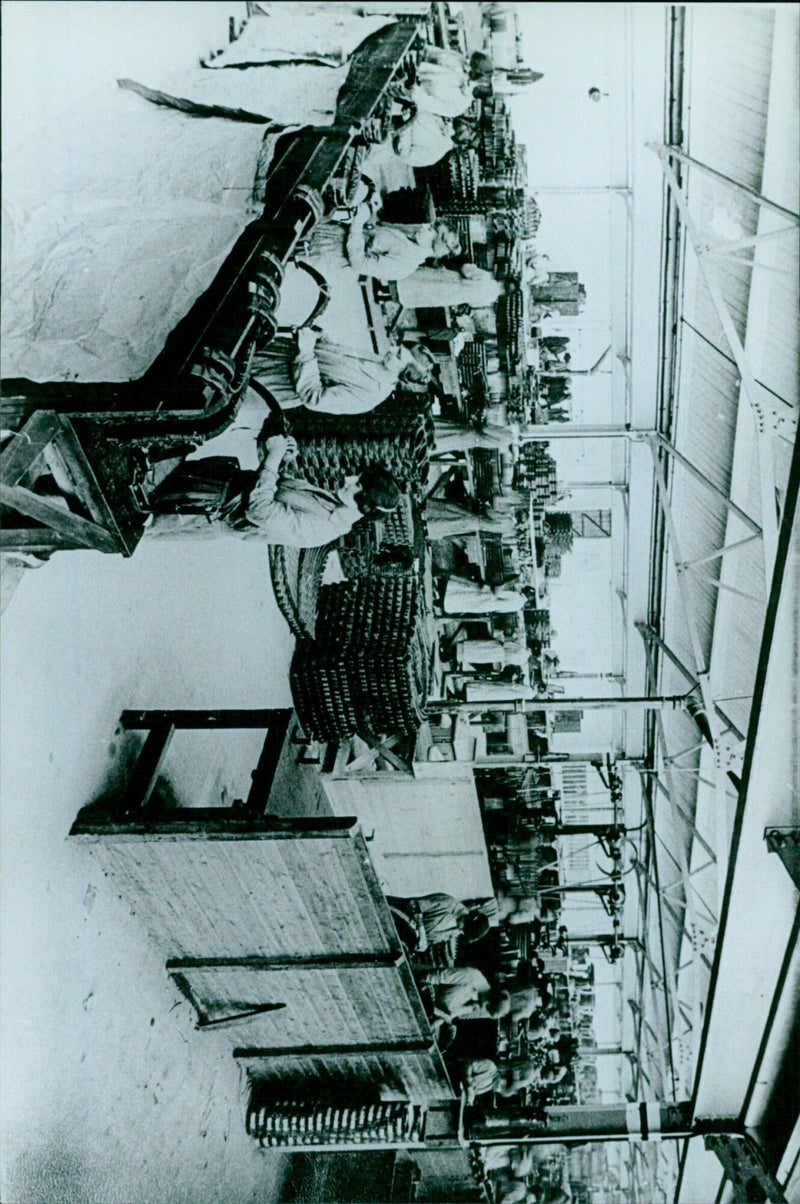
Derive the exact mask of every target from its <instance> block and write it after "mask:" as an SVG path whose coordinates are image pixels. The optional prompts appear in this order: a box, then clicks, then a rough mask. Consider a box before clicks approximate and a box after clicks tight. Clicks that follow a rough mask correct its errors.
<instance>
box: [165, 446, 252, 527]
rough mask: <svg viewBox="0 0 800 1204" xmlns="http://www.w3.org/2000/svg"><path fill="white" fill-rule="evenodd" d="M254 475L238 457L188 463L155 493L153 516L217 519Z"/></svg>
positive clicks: (169, 477)
mask: <svg viewBox="0 0 800 1204" xmlns="http://www.w3.org/2000/svg"><path fill="white" fill-rule="evenodd" d="M252 475H253V474H252V473H245V472H243V470H242V469H241V468H240V467H239V461H238V460H237V459H236V457H235V456H208V457H207V458H206V459H204V460H184V462H183V463H182V464H179V465H178V467H177V468H176V469H175V470H174V471H173V472H171V473H170V475H169V476H168V477H167V478H166V480H164V481H162V482H161V484H160V485H159V486H158V488H157V489H155V490H154V491H153V493H152V494H151V498H150V501H151V505H152V509H153V513H154V514H205V515H207V516H208V517H209V518H215V517H217V516H218V515H219V514H220V512H221V511H223V510H224V509H226V508H227V507H228V506H229V505H230V503H231V502H232V501H233V500H234V499H236V498H237V497H239V496H241V493H242V489H243V486H244V484H245V481H246V482H247V484H248V485H249V483H250V477H251V476H252Z"/></svg>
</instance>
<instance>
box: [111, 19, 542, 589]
mask: <svg viewBox="0 0 800 1204" xmlns="http://www.w3.org/2000/svg"><path fill="white" fill-rule="evenodd" d="M279 8H280V6H278V8H276V7H275V6H267V7H266V8H265V9H264V10H263V11H260V10H258V9H256V10H255V11H254V14H253V15H252V16H251V19H250V21H249V23H248V25H247V26H246V27H245V30H244V33H243V35H242V37H241V38H240V39H239V41H237V42H235V43H234V44H233V46H232V47H230V48H229V49H228V51H225V52H223V54H222V55H220V56H219V57H218V58H215V59H214V60H212V61H211V62H208V63H206V64H205V65H204V67H205V68H206V69H205V70H201V71H199V72H198V71H197V70H196V69H195V71H194V72H193V73H191V75H187V77H186V78H185V80H183V81H181V82H180V84H178V83H176V84H174V85H173V86H175V87H179V89H180V91H181V92H182V93H184V94H183V95H181V96H174V95H171V94H170V93H167V92H156V91H154V90H153V89H150V88H145V87H143V86H141V85H138V84H133V83H132V82H131V81H124V83H125V85H126V86H127V87H128V88H129V89H131V90H134V91H137V92H139V93H140V94H141V95H142V96H144V97H145V98H146V99H147V100H148V101H151V102H153V103H155V104H158V105H160V106H162V107H167V108H170V107H173V108H178V109H180V110H181V111H183V112H189V113H193V114H195V115H199V116H216V117H220V118H227V119H229V120H239V121H242V120H254V119H255V118H257V117H258V113H257V112H253V111H252V110H251V109H249V108H246V109H243V108H242V106H241V98H242V96H246V95H247V94H248V89H249V87H250V85H251V83H253V81H255V80H257V79H261V80H262V82H263V77H264V74H265V73H270V72H275V71H283V72H284V73H285V77H286V79H287V82H288V81H291V79H293V76H292V75H291V74H290V71H291V70H295V69H296V70H298V71H300V70H301V71H303V72H305V75H304V76H303V78H304V79H305V78H306V75H307V76H308V78H309V79H312V78H313V79H318V78H323V79H324V78H327V76H329V75H330V73H331V72H332V71H333V72H334V73H336V72H338V71H339V69H340V68H343V67H344V66H345V63H346V59H347V58H348V57H349V54H350V52H351V51H352V50H354V49H355V48H356V47H357V45H358V44H359V42H358V39H357V36H356V37H353V38H351V41H350V42H349V43H347V41H346V40H344V41H342V40H341V39H338V37H337V41H338V42H340V43H341V44H340V45H339V47H338V49H336V53H328V52H323V51H322V50H321V42H320V38H321V36H322V35H321V33H320V32H319V31H317V32H313V33H312V41H313V45H311V44H310V48H309V49H307V51H305V52H302V53H301V51H302V47H301V46H300V45H299V43H297V36H293V35H292V32H291V30H288V31H286V30H284V29H283V27H282V25H279V23H278V20H277V18H278V17H279V16H280V12H279ZM319 16H320V19H321V20H328V19H329V18H328V17H326V16H325V15H324V13H323V12H322V11H320V14H319ZM330 21H332V22H333V25H334V26H335V27H336V28H335V29H334V28H332V29H331V31H330V32H331V36H332V37H333V36H334V35H335V34H337V35H338V30H339V25H340V24H341V25H342V30H344V29H345V25H347V28H348V29H349V26H350V25H351V24H352V22H353V18H352V17H349V18H348V21H347V22H346V23H345V22H343V21H340V19H339V18H338V17H334V16H332V15H330ZM364 22H365V23H364V29H363V31H362V32H363V33H364V35H365V36H366V35H367V34H368V33H369V32H371V31H372V25H371V24H369V25H368V23H367V22H366V19H364ZM356 24H358V22H356ZM287 39H288V40H289V42H291V45H284V43H286V42H287ZM337 41H334V42H333V43H332V45H333V46H334V48H336V47H337ZM290 52H291V57H290ZM243 56H244V57H243ZM228 60H230V61H228ZM226 67H228V68H233V67H235V68H236V70H224V68H226ZM496 74H497V73H496V72H494V69H493V67H492V63H491V61H490V60H489V59H488V58H487V56H486V55H484V54H482V53H475V54H473V55H472V56H471V57H467V56H464V55H462V54H461V53H459V52H458V51H455V50H450V49H443V48H440V47H436V46H434V45H431V44H429V43H423V44H422V46H421V47H420V48H419V50H418V52H417V54H416V56H415V61H414V63H413V64H412V65H410V67H408V68H407V69H406V70H405V71H404V72H403V73H401V75H400V78H399V79H398V80H396V82H395V83H394V84H393V85H392V86H391V87H390V89H389V97H388V101H389V104H390V107H391V110H392V112H393V114H394V116H393V117H392V121H393V122H394V124H393V126H392V132H391V134H390V135H389V137H388V138H387V139H386V141H385V142H384V143H383V144H378V145H374V146H372V147H371V148H370V149H369V151H368V153H367V154H366V156H365V158H364V160H363V162H362V166H361V170H362V173H363V174H362V183H361V186H360V188H359V189H357V190H356V193H355V196H354V197H351V198H350V199H351V201H352V203H351V205H350V207H349V208H347V209H344V210H342V209H341V208H339V209H334V210H333V211H331V212H329V213H328V215H327V216H326V217H324V218H323V219H322V220H321V221H320V222H319V223H318V224H317V226H316V228H315V229H314V230H313V231H312V233H311V235H310V236H309V237H308V238H307V239H306V240H305V241H304V242H302V243H301V244H300V246H299V247H298V248H297V250H296V252H295V259H296V261H297V262H299V263H301V264H302V263H308V264H310V265H312V266H313V267H314V268H316V269H317V271H319V272H320V273H321V274H322V275H323V276H324V277H325V278H326V279H330V278H334V277H335V276H336V274H337V273H338V272H340V271H341V270H342V268H348V269H350V270H351V271H352V272H354V273H357V274H358V275H360V276H362V277H368V278H373V279H375V280H377V281H381V282H383V283H391V284H392V285H393V286H394V288H396V291H397V300H398V302H399V303H400V305H401V306H402V307H403V308H405V309H412V308H419V307H431V306H434V307H435V306H448V307H467V308H469V309H470V310H472V309H476V308H477V309H484V308H487V307H491V306H493V305H494V304H495V302H496V301H497V300H498V298H499V297H500V295H501V294H502V292H503V288H504V286H503V284H502V282H501V281H498V280H496V279H495V278H494V276H493V275H492V273H491V272H489V271H486V270H484V269H482V268H480V267H477V266H476V265H475V264H473V263H465V262H462V263H459V262H458V259H457V258H456V259H455V261H454V262H455V264H456V265H457V266H445V264H444V263H443V262H442V261H443V260H444V261H447V260H452V257H458V256H459V255H460V252H461V250H462V247H461V242H460V239H459V235H458V232H457V230H456V229H455V228H454V226H453V225H452V224H451V223H449V222H447V221H444V220H434V221H429V222H420V223H416V224H398V223H388V222H382V221H380V220H379V214H380V211H381V206H382V203H383V201H382V195H381V189H382V184H381V179H382V172H383V170H384V169H385V166H386V163H387V161H388V159H395V160H397V161H400V162H402V163H403V164H404V165H405V167H406V168H408V167H413V166H429V165H431V164H433V163H435V162H437V161H438V160H439V159H440V158H442V157H443V156H444V155H445V154H447V153H448V151H449V150H450V149H452V147H453V146H454V145H455V141H454V130H453V123H454V122H456V121H460V122H461V125H460V126H459V129H460V130H461V132H462V134H463V131H464V129H465V128H466V127H465V126H464V122H465V121H466V120H467V119H466V118H465V117H464V115H465V113H466V110H467V109H468V108H469V107H470V105H471V104H472V102H473V99H474V97H475V95H476V92H477V94H481V92H482V91H484V92H485V91H487V90H490V89H491V82H492V80H493V77H494V75H496ZM342 78H343V79H344V78H345V77H344V76H343V77H342ZM254 86H255V85H254ZM254 95H255V93H254ZM235 96H238V99H239V104H238V106H237V107H235V108H234V107H233V105H232V101H233V99H234V97H235ZM223 102H228V103H223ZM251 103H255V102H254V101H252V102H251ZM334 111H335V107H334ZM264 121H265V122H266V123H268V126H269V128H274V120H273V117H269V118H268V117H267V116H266V115H265V116H264ZM433 374H434V359H433V357H432V355H431V353H430V352H429V351H428V349H427V348H426V347H425V346H424V345H423V344H422V343H421V342H419V341H418V340H417V341H414V342H413V343H409V344H408V345H404V344H403V343H402V342H399V343H395V344H394V345H393V346H391V347H390V349H389V350H388V351H387V352H385V353H383V354H381V353H379V352H374V351H373V352H367V351H365V350H363V349H362V348H358V349H357V348H355V347H351V346H347V345H345V344H344V343H342V342H340V341H338V340H336V339H331V338H329V337H328V336H326V335H325V334H324V333H322V332H321V331H320V330H319V329H317V328H311V327H303V328H301V329H299V330H297V331H296V333H294V334H291V335H290V336H288V337H279V338H275V339H273V340H272V341H271V342H269V343H267V344H265V345H263V346H259V347H257V348H256V351H255V354H254V357H253V361H252V365H251V374H250V385H251V387H250V388H249V389H248V391H247V394H246V396H245V400H244V404H243V406H242V407H241V409H240V420H243V421H246V422H248V423H251V424H254V425H253V429H254V432H256V439H255V446H256V449H257V456H258V468H256V469H255V470H251V469H247V470H245V469H244V468H242V467H241V465H240V464H239V463H237V462H236V461H235V460H231V461H230V462H229V463H228V464H227V465H225V464H223V463H222V462H221V457H216V456H214V455H213V451H214V449H213V447H209V444H208V443H206V444H205V445H204V447H203V448H202V449H199V450H198V451H197V452H196V453H195V454H194V455H192V456H190V457H189V460H188V461H186V462H182V463H181V464H180V465H177V464H176V465H173V466H165V465H162V466H160V467H159V468H153V467H152V466H150V467H151V471H150V472H149V474H148V477H147V484H148V485H149V486H150V488H149V491H147V492H148V493H149V501H150V504H151V509H152V512H153V517H152V519H151V520H150V523H149V528H148V531H147V534H148V536H149V537H151V538H159V537H164V536H173V535H181V536H186V535H191V536H195V537H201V538H208V537H212V536H216V535H218V534H222V533H235V534H236V535H238V536H240V537H244V538H248V537H258V538H262V539H264V540H266V541H268V542H274V543H290V544H292V545H294V546H299V547H310V546H319V545H321V544H323V543H328V542H331V541H332V540H333V539H335V538H337V537H338V536H339V535H342V534H345V533H346V532H347V531H349V530H350V529H351V528H352V526H353V525H354V524H355V523H356V522H358V521H359V520H360V519H361V518H364V517H374V516H375V515H376V514H380V513H385V512H387V511H390V510H391V509H393V508H394V507H396V506H397V505H398V504H399V501H400V490H399V488H398V487H397V485H396V482H394V481H392V479H391V478H390V477H388V474H384V473H381V472H380V471H376V472H373V473H372V474H369V477H368V478H367V479H365V478H364V477H363V476H361V477H359V478H349V479H348V480H347V481H346V482H345V484H344V486H343V487H342V488H341V489H339V490H335V491H334V490H324V489H319V488H317V487H315V486H312V485H310V484H309V482H307V481H304V480H302V479H299V478H298V477H297V476H296V475H295V474H294V472H293V471H292V460H293V456H294V452H295V450H296V449H295V445H294V443H293V442H292V440H291V437H287V436H286V434H282V433H275V431H274V429H272V430H270V427H269V425H268V426H267V427H265V428H264V429H262V423H263V419H265V418H268V417H269V415H270V413H271V412H274V411H278V410H280V411H284V412H286V413H287V416H288V418H289V420H290V419H291V410H292V409H294V408H296V407H301V406H302V407H305V408H307V409H309V410H311V411H313V412H315V413H321V414H327V415H331V416H352V415H356V414H362V413H366V412H368V411H370V410H372V409H374V408H375V407H376V406H378V405H380V404H381V403H382V402H384V401H385V400H386V399H387V398H388V397H389V396H390V395H391V394H392V393H393V392H394V391H395V389H397V388H398V386H400V387H402V388H403V389H404V390H408V391H423V392H427V391H428V390H429V389H430V388H431V387H432V381H433ZM259 415H260V417H261V420H262V421H258V418H259ZM237 421H239V420H237ZM272 425H273V428H274V422H273V424H272ZM204 461H209V462H208V463H207V464H205V465H204V463H203V462H204ZM170 467H171V468H173V469H174V470H175V471H174V474H173V475H172V476H170V475H169V472H168V471H167V469H168V468H170ZM204 473H208V474H209V475H210V477H211V479H212V484H211V485H210V486H209V489H208V491H207V497H206V501H207V505H204V502H203V489H202V480H203V476H204ZM226 473H227V476H228V479H227V481H224V482H222V484H221V482H220V476H221V475H222V476H224V475H225V474H226ZM165 477H166V478H167V479H166V480H165V479H164V478H165ZM182 494H183V495H184V496H190V497H191V504H189V505H187V506H185V507H182V505H181V496H182ZM470 587H471V583H459V582H458V581H457V580H454V582H453V583H452V585H451V586H450V589H449V592H448V595H447V597H446V599H445V608H446V609H447V610H449V611H450V612H451V613H453V612H455V608H458V612H459V613H464V612H468V613H484V612H485V611H486V610H487V609H489V607H491V609H493V610H501V611H507V610H510V609H518V608H519V607H521V606H522V605H523V604H524V601H525V598H524V596H523V595H521V594H517V593H516V592H515V591H513V590H511V591H508V590H507V591H501V592H497V593H495V594H494V595H493V596H492V597H491V598H489V597H488V596H487V595H486V594H485V593H482V594H481V596H479V594H478V591H476V590H473V589H471V588H470ZM465 594H470V595H471V596H470V597H465V596H464V595H465Z"/></svg>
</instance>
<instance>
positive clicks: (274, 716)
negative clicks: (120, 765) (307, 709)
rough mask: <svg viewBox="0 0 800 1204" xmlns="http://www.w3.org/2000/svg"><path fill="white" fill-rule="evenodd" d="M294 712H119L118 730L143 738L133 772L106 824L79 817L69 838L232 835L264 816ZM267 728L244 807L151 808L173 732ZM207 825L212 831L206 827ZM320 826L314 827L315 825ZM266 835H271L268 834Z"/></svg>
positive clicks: (284, 710)
mask: <svg viewBox="0 0 800 1204" xmlns="http://www.w3.org/2000/svg"><path fill="white" fill-rule="evenodd" d="M291 717H292V711H291V710H290V709H289V708H284V709H279V710H277V709H272V710H226V711H187V710H175V711H123V712H122V715H121V716H120V724H121V726H122V727H123V728H125V729H126V730H127V731H146V732H147V737H146V739H145V742H144V744H143V746H142V749H141V751H140V753H139V756H138V757H137V759H136V763H135V764H134V766H133V771H132V773H131V776H130V779H129V781H128V785H127V788H126V790H125V793H124V795H123V797H122V799H121V801H120V802H119V803H118V804H117V805H116V806H115V807H114V808H113V811H112V812H111V813H110V814H109V813H106V816H107V820H106V822H95V821H94V820H93V819H92V818H91V812H90V813H89V816H88V817H87V818H85V819H81V818H80V817H79V818H78V819H77V820H76V822H75V823H74V824H73V826H72V830H71V832H70V835H72V836H88V835H94V834H96V835H101V834H103V833H105V834H111V833H112V832H115V833H117V834H119V835H123V834H125V833H126V831H127V832H130V834H131V835H134V834H137V832H139V830H140V829H141V834H142V835H143V834H145V832H149V833H150V834H151V835H152V836H153V837H155V838H156V839H157V838H158V837H159V836H166V835H167V834H169V833H174V834H175V835H178V834H181V835H183V836H188V837H190V836H191V835H193V834H200V833H201V830H202V829H204V828H207V830H208V831H211V830H213V829H214V828H217V829H218V828H219V825H220V824H222V825H228V824H230V823H233V827H232V828H231V830H232V831H235V829H236V826H237V824H236V821H238V826H239V827H242V826H243V825H244V824H247V825H251V824H252V821H253V820H254V819H257V818H258V817H260V816H264V813H265V811H266V808H267V802H268V800H269V792H270V789H271V787H272V782H273V780H274V777H275V771H276V769H277V767H278V761H279V759H280V755H281V751H282V749H283V745H284V741H285V739H286V734H287V732H288V729H289V723H290V720H291ZM237 728H239V729H242V728H266V729H267V734H266V736H265V738H264V744H263V747H262V749H261V754H260V756H259V758H258V764H257V765H256V767H255V769H254V770H253V773H252V785H251V787H250V790H249V793H248V795H247V799H246V800H245V803H244V805H243V806H242V807H236V808H235V809H234V808H231V807H204V808H200V807H178V808H175V809H173V810H170V811H156V810H154V809H153V808H151V805H150V804H151V799H152V795H153V791H154V789H155V786H156V782H157V781H158V777H159V773H160V770H161V766H162V765H163V763H164V758H165V757H166V755H167V752H168V750H169V746H170V743H171V741H172V738H173V736H174V735H175V732H176V731H180V730H183V731H187V730H189V731H197V730H206V731H219V730H225V729H237ZM209 825H210V826H209ZM317 826H318V825H317ZM268 830H269V829H268Z"/></svg>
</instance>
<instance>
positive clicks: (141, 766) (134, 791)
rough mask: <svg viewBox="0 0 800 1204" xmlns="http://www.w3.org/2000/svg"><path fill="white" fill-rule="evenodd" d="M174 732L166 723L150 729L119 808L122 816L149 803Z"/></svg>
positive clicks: (170, 725)
mask: <svg viewBox="0 0 800 1204" xmlns="http://www.w3.org/2000/svg"><path fill="white" fill-rule="evenodd" d="M174 731H175V728H174V727H173V726H172V724H171V723H169V722H166V721H162V722H160V723H156V724H154V725H153V727H151V729H150V732H149V734H148V736H147V739H146V740H145V742H144V745H143V746H142V751H141V752H140V753H139V756H138V758H137V760H136V764H135V765H134V767H133V773H132V774H131V777H130V781H129V782H128V785H127V788H126V790H125V796H124V798H123V801H122V804H121V808H120V809H121V811H122V813H123V814H127V813H129V812H137V811H140V810H141V809H142V807H146V806H147V804H148V803H149V802H150V798H151V796H152V794H153V791H154V790H155V786H156V782H157V781H158V775H159V773H160V771H161V766H162V765H163V764H164V758H165V757H166V755H167V751H168V749H169V746H170V743H171V742H172V736H173V734H174Z"/></svg>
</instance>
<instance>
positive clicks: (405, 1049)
mask: <svg viewBox="0 0 800 1204" xmlns="http://www.w3.org/2000/svg"><path fill="white" fill-rule="evenodd" d="M434 1045H435V1042H434V1041H433V1037H431V1039H430V1040H424V1039H420V1040H410V1041H381V1042H374V1041H373V1042H368V1043H367V1044H364V1045H298V1046H295V1047H294V1048H292V1047H291V1046H288V1047H282V1046H280V1045H277V1046H272V1047H271V1048H267V1049H247V1048H238V1049H234V1051H233V1056H234V1058H316V1057H348V1058H359V1057H364V1056H367V1057H369V1056H371V1055H373V1054H389V1053H391V1054H395V1053H429V1052H430V1050H431V1048H432V1047H433V1046H434Z"/></svg>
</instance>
